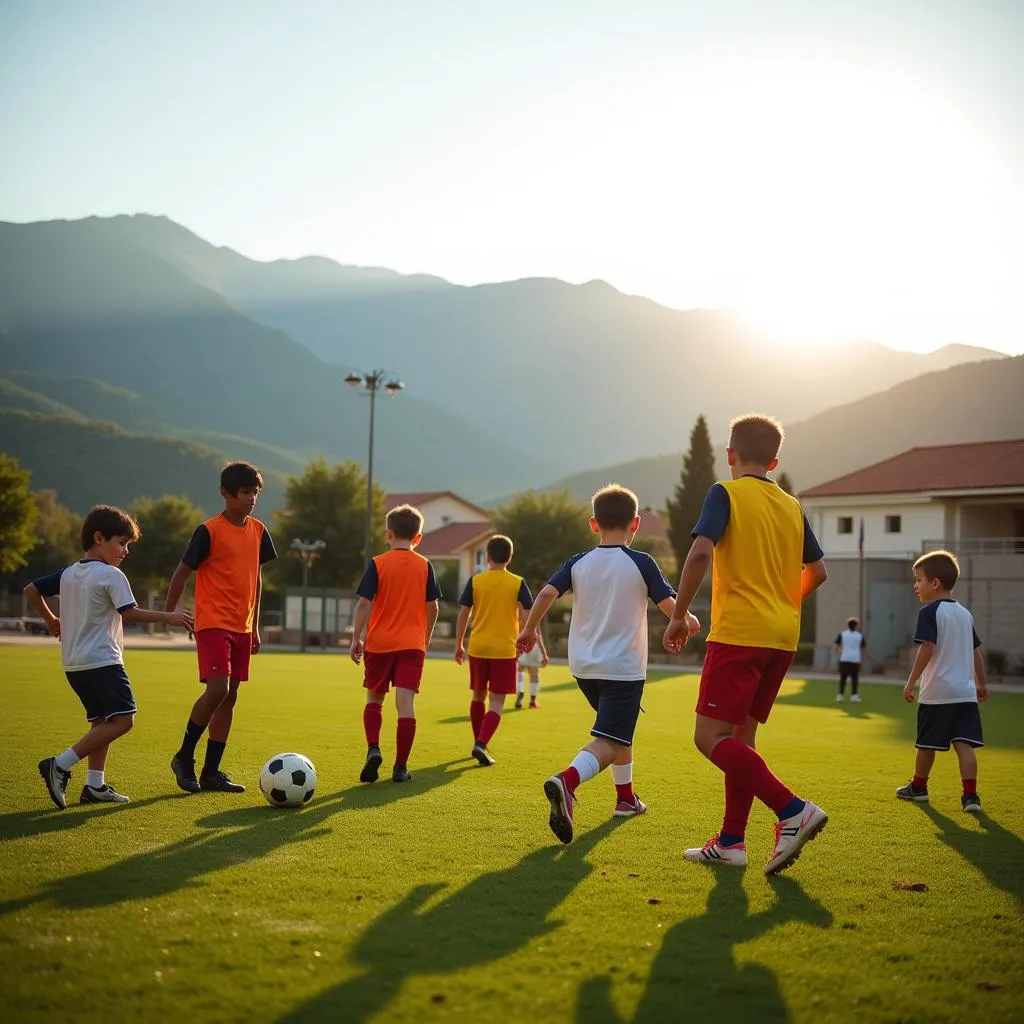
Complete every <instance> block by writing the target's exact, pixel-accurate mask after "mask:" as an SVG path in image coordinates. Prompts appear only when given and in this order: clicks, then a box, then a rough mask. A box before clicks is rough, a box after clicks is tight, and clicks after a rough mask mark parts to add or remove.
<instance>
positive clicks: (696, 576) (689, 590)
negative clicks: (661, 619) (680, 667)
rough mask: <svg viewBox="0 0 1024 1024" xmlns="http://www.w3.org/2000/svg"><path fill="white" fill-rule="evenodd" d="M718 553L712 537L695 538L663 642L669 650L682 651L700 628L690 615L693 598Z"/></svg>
mask: <svg viewBox="0 0 1024 1024" xmlns="http://www.w3.org/2000/svg"><path fill="white" fill-rule="evenodd" d="M714 551H715V542H714V541H713V540H712V539H711V538H710V537H704V536H699V537H694V538H693V543H692V544H691V545H690V551H689V553H688V554H687V556H686V561H685V562H684V563H683V571H682V573H680V575H679V593H678V594H677V596H676V600H675V607H674V608H673V611H672V615H671V617H670V618H669V622H668V625H667V626H666V627H665V635H664V636H663V637H662V641H661V642H662V645H663V646H664V648H665V649H666V650H667V651H680V650H682V649H683V645H684V644H685V643H686V639H687V638H689V637H691V636H693V635H694V634H695V633H696V632H697V631H698V630H699V629H700V623H699V622H698V621H697V618H696V616H694V615H693V614H691V612H690V605H691V604H693V599H694V598H695V597H696V596H697V591H698V590H699V589H700V585H701V584H702V583H703V582H704V577H705V576H706V575H707V571H708V566H710V565H711V556H712V555H713V554H714Z"/></svg>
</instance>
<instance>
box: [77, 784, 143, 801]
mask: <svg viewBox="0 0 1024 1024" xmlns="http://www.w3.org/2000/svg"><path fill="white" fill-rule="evenodd" d="M78 802H79V803H80V804H127V803H131V801H130V800H129V799H128V797H126V796H125V795H124V793H118V791H117V790H116V789H114V787H113V786H98V787H97V786H83V787H82V795H81V796H80V797H79V798H78Z"/></svg>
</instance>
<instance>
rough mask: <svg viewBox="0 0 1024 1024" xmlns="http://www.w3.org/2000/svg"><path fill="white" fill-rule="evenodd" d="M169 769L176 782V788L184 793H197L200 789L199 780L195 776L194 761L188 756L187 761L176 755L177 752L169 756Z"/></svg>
mask: <svg viewBox="0 0 1024 1024" xmlns="http://www.w3.org/2000/svg"><path fill="white" fill-rule="evenodd" d="M171 771H172V772H174V778H175V779H176V780H177V782H178V789H183V790H184V791H185V792H186V793H198V792H199V790H200V786H199V780H198V779H197V778H196V763H195V761H194V760H192V759H191V758H189V759H188V760H187V761H185V760H183V759H182V758H180V757H178V755H177V754H175V755H174V757H172V758H171Z"/></svg>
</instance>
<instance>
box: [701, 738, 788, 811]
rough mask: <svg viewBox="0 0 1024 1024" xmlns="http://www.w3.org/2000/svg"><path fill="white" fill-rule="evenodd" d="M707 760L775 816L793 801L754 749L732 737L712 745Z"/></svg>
mask: <svg viewBox="0 0 1024 1024" xmlns="http://www.w3.org/2000/svg"><path fill="white" fill-rule="evenodd" d="M710 761H711V763H712V764H713V765H716V766H717V767H719V768H721V769H722V771H723V772H725V775H726V778H728V777H729V776H733V777H734V778H735V781H736V782H737V783H738V784H739V785H741V786H746V787H747V788H748V789H749V790H750V791H751V792H752V793H753V794H754V796H756V797H757V799H758V800H760V801H761V802H762V803H763V804H767V805H768V806H769V807H770V808H771V809H772V810H773V811H775V813H776V814H778V813H779V811H781V810H783V808H785V806H786V805H787V804H788V803H790V802H791V801H792V800H793V799H794V798H795V794H794V793H793V791H792V790H790V789H788V788H787V787H786V785H785V784H784V783H783V782H781V781H780V780H779V779H777V778H776V777H775V776H774V775H773V774H772V771H771V769H770V768H769V767H768V765H767V764H765V761H764V758H763V757H761V755H760V754H759V753H758V752H757V751H756V750H754V749H753V747H748V746H747V745H746V744H745V743H740V741H739V740H737V739H733V737H732V736H726V738H725V739H724V740H719V741H718V743H716V744H715V748H714V750H712V751H711V758H710Z"/></svg>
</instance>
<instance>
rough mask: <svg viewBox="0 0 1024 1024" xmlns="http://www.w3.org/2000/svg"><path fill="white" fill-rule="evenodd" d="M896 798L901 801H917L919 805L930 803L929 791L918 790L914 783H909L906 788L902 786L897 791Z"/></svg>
mask: <svg viewBox="0 0 1024 1024" xmlns="http://www.w3.org/2000/svg"><path fill="white" fill-rule="evenodd" d="M896 796H898V797H899V798H900V800H916V801H917V802H918V803H919V804H926V803H928V790H927V789H918V788H917V786H915V785H914V783H913V782H908V783H907V784H906V785H905V786H900V788H899V789H897V790H896Z"/></svg>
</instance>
